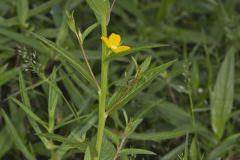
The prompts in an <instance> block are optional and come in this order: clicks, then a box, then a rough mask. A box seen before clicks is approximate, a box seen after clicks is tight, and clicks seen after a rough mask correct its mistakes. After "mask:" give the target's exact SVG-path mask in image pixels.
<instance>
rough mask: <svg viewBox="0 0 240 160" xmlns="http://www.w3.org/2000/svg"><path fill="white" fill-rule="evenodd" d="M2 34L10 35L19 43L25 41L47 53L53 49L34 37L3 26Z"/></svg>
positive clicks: (0, 31)
mask: <svg viewBox="0 0 240 160" xmlns="http://www.w3.org/2000/svg"><path fill="white" fill-rule="evenodd" d="M0 34H1V35H4V36H6V37H9V38H10V39H13V40H15V41H17V42H19V43H23V44H25V45H27V46H30V47H32V48H34V49H36V50H37V51H39V52H41V53H45V54H48V55H49V54H51V51H50V50H49V49H48V48H46V47H45V46H44V45H43V44H42V43H40V42H39V41H37V40H36V39H35V38H33V37H29V36H25V35H24V34H20V33H17V32H14V31H11V30H8V29H5V28H1V27H0Z"/></svg>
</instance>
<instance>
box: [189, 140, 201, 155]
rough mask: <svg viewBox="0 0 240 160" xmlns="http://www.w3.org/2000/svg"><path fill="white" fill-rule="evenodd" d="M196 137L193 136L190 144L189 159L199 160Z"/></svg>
mask: <svg viewBox="0 0 240 160" xmlns="http://www.w3.org/2000/svg"><path fill="white" fill-rule="evenodd" d="M197 144H198V143H197V138H196V137H194V138H193V139H192V143H191V146H190V159H191V160H199V156H198V146H197Z"/></svg>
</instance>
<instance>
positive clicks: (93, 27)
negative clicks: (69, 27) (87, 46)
mask: <svg viewBox="0 0 240 160" xmlns="http://www.w3.org/2000/svg"><path fill="white" fill-rule="evenodd" d="M97 26H99V23H94V24H92V25H91V26H89V27H88V28H87V29H86V30H85V31H84V32H83V35H82V41H84V40H85V38H86V37H87V36H88V35H89V34H90V33H91V32H92V31H93V30H94V29H95V28H97Z"/></svg>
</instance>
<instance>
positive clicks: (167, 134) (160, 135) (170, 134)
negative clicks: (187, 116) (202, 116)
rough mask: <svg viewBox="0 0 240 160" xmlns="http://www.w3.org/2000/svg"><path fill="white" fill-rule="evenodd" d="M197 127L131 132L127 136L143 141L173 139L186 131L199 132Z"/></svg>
mask: <svg viewBox="0 0 240 160" xmlns="http://www.w3.org/2000/svg"><path fill="white" fill-rule="evenodd" d="M200 131H201V129H198V128H181V129H175V130H172V131H162V132H154V133H133V134H131V135H130V136H129V139H135V140H144V141H146V140H147V141H161V140H166V139H173V138H177V137H181V136H184V135H186V134H187V133H192V132H193V133H195V132H200Z"/></svg>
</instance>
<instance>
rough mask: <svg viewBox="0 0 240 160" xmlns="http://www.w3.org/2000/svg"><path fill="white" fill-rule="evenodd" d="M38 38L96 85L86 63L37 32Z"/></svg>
mask: <svg viewBox="0 0 240 160" xmlns="http://www.w3.org/2000/svg"><path fill="white" fill-rule="evenodd" d="M33 35H34V36H35V37H36V38H38V39H39V40H40V41H42V42H43V43H44V44H46V45H47V46H48V47H50V48H51V49H53V50H54V51H56V52H57V53H59V55H60V56H61V57H63V58H64V60H66V61H67V62H68V63H70V64H71V65H72V66H73V67H74V68H75V69H76V70H77V71H78V72H79V73H80V74H81V75H82V76H83V77H84V78H85V79H86V80H88V81H89V82H90V84H92V85H93V86H95V87H97V86H96V83H95V81H94V79H93V78H92V76H91V75H90V73H89V71H88V69H87V68H86V66H85V65H83V64H82V63H81V62H78V61H76V59H74V58H72V57H71V54H70V53H69V52H67V51H66V50H64V49H63V48H61V47H59V46H57V45H56V44H54V43H53V42H52V41H49V40H48V39H46V38H44V37H41V36H39V35H37V34H33Z"/></svg>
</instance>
